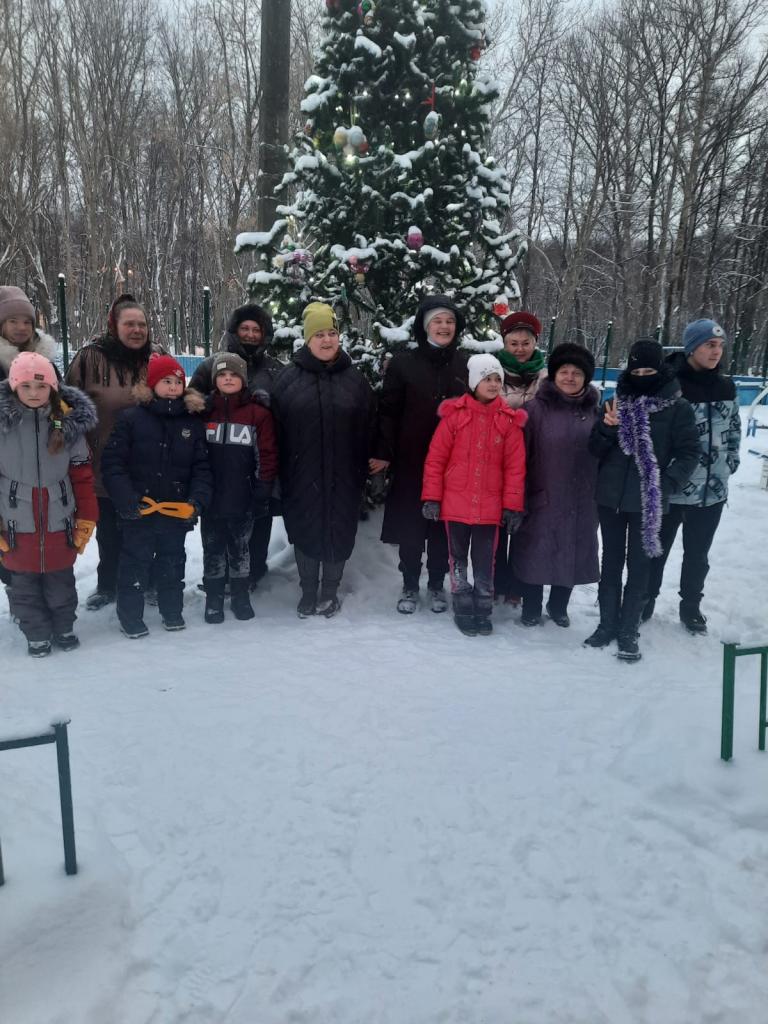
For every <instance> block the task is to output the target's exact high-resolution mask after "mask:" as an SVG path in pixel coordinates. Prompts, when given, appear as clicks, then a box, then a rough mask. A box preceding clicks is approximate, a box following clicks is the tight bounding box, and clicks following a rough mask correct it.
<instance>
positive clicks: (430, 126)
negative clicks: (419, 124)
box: [424, 110, 440, 140]
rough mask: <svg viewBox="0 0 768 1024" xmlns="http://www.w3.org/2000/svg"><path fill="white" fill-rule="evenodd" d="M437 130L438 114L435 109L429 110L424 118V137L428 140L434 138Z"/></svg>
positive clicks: (438, 125)
mask: <svg viewBox="0 0 768 1024" xmlns="http://www.w3.org/2000/svg"><path fill="white" fill-rule="evenodd" d="M439 131H440V115H439V114H438V113H437V111H436V110H430V112H429V113H428V114H427V116H426V117H425V118H424V138H425V139H429V140H432V139H436V138H437V133H438V132H439Z"/></svg>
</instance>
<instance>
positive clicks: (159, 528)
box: [101, 355, 213, 639]
mask: <svg viewBox="0 0 768 1024" xmlns="http://www.w3.org/2000/svg"><path fill="white" fill-rule="evenodd" d="M185 383H186V377H185V374H184V369H183V367H182V366H181V365H180V364H179V363H178V362H177V361H176V360H175V359H174V358H173V357H172V356H168V355H153V356H151V357H150V360H149V365H148V367H147V382H146V384H143V383H139V384H137V385H135V387H134V388H133V396H134V401H135V402H136V405H135V406H134V408H132V409H126V410H125V411H124V412H122V413H121V414H120V418H119V419H118V421H117V423H116V424H115V429H114V430H113V431H112V434H111V435H110V438H109V441H108V442H107V446H106V448H105V450H104V454H103V456H102V460H101V471H102V477H103V480H104V486H105V487H106V489H107V492H108V494H109V497H110V498H111V499H112V501H113V502H114V504H115V508H116V509H117V512H118V515H119V516H120V519H121V521H122V537H121V545H120V562H119V568H118V576H117V617H118V619H119V620H120V627H121V629H122V631H123V633H125V635H126V636H127V637H130V638H131V639H136V638H138V637H142V636H146V635H147V633H148V632H149V630H148V629H147V627H146V625H145V624H144V591H145V590H146V588H147V586H148V584H149V576H150V570H152V573H153V582H154V583H155V586H156V587H157V604H158V607H159V609H160V615H161V617H162V620H163V626H164V627H165V628H166V629H168V630H178V629H184V626H185V623H184V619H183V617H182V614H181V613H182V608H183V606H184V565H185V562H186V553H185V550H184V542H185V540H186V535H187V532H188V531H189V530H190V529H192V527H193V526H194V524H195V522H196V521H197V517H198V516H199V515H200V513H201V512H202V511H203V510H204V509H205V508H206V506H207V505H208V503H209V502H210V500H211V497H212V493H213V483H212V476H211V470H210V466H209V465H208V452H207V448H206V443H205V427H204V425H203V422H202V420H200V419H199V418H198V417H197V416H195V415H194V413H199V412H202V410H203V407H204V403H203V401H202V399H201V397H200V395H198V394H196V393H194V392H185ZM153 563H154V566H153Z"/></svg>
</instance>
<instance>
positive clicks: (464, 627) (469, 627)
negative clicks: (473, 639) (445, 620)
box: [453, 615, 477, 636]
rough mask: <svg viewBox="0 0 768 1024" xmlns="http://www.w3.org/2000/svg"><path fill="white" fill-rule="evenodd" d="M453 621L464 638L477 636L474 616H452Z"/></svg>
mask: <svg viewBox="0 0 768 1024" xmlns="http://www.w3.org/2000/svg"><path fill="white" fill-rule="evenodd" d="M453 621H454V622H455V623H456V627H457V629H459V631H460V632H462V633H463V634H464V636H477V622H476V621H475V616H474V615H454V616H453Z"/></svg>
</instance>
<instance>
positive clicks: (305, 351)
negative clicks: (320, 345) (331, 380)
mask: <svg viewBox="0 0 768 1024" xmlns="http://www.w3.org/2000/svg"><path fill="white" fill-rule="evenodd" d="M293 362H294V363H295V364H296V365H297V366H300V367H301V368H302V370H308V371H309V373H343V372H344V370H347V369H349V367H350V366H351V365H352V360H351V358H350V357H349V354H348V353H347V352H345V351H344V349H343V348H340V349H339V354H338V355H337V356H336V358H335V359H334V360H333V361H332V362H330V363H329V362H325V361H324V360H322V359H318V358H317V356H313V355H312V353H311V352H310V350H309V348H308V347H307V346H306V345H303V346H302V347H301V348H300V349H299V351H298V352H297V353H296V355H295V356H294V357H293Z"/></svg>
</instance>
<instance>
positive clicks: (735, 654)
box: [720, 644, 768, 761]
mask: <svg viewBox="0 0 768 1024" xmlns="http://www.w3.org/2000/svg"><path fill="white" fill-rule="evenodd" d="M752 654H759V655H760V721H759V724H758V730H757V748H758V750H765V730H766V726H768V721H766V696H767V695H768V644H765V645H763V646H759V647H740V646H739V644H723V713H722V724H721V728H720V757H721V758H722V760H723V761H730V760H731V758H732V757H733V708H734V703H735V696H736V659H737V658H742V657H748V656H749V655H752Z"/></svg>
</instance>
